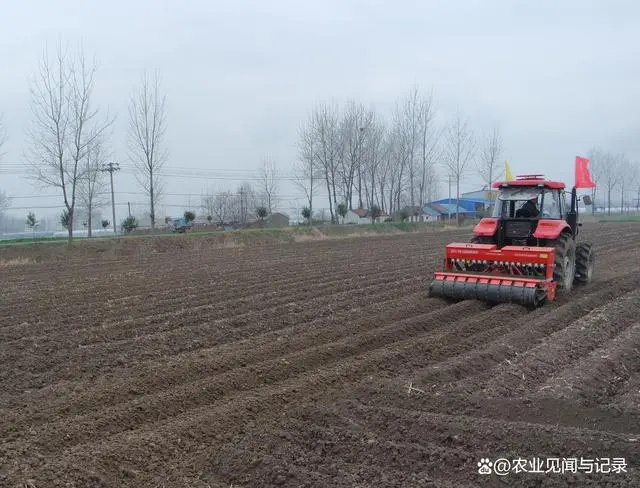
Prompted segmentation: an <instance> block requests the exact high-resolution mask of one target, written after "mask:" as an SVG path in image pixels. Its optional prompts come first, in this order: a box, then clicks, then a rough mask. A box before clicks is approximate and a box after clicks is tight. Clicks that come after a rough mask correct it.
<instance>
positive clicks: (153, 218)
mask: <svg viewBox="0 0 640 488" xmlns="http://www.w3.org/2000/svg"><path fill="white" fill-rule="evenodd" d="M154 200H155V198H154V194H153V168H151V169H149V203H150V209H149V217H150V218H151V229H155V228H156V210H155V208H154V207H155V205H154Z"/></svg>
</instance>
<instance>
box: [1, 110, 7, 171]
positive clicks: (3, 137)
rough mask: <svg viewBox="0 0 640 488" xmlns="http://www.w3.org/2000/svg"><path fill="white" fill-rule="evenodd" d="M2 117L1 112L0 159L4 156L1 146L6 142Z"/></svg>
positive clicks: (5, 131) (5, 130)
mask: <svg viewBox="0 0 640 488" xmlns="http://www.w3.org/2000/svg"><path fill="white" fill-rule="evenodd" d="M2 119H3V117H2V114H0V161H2V157H3V156H4V153H3V152H2V146H4V145H5V143H6V142H7V129H6V128H5V126H4V123H3V120H2Z"/></svg>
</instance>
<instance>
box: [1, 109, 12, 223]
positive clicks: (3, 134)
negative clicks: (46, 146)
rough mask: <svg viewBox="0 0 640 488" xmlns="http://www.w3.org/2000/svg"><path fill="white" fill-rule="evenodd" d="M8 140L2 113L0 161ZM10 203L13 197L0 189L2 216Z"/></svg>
mask: <svg viewBox="0 0 640 488" xmlns="http://www.w3.org/2000/svg"><path fill="white" fill-rule="evenodd" d="M6 141H7V131H6V129H5V128H4V124H3V123H2V114H0V161H2V156H3V155H4V153H3V152H2V146H4V144H5V142H6ZM10 205H11V199H10V198H9V197H8V196H7V194H6V193H5V192H4V191H2V190H0V217H2V216H3V215H4V213H5V212H6V211H7V209H8V208H9V206H10Z"/></svg>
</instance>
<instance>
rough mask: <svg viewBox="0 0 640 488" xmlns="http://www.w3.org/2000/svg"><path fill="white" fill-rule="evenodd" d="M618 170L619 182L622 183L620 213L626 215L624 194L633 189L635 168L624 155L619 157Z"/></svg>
mask: <svg viewBox="0 0 640 488" xmlns="http://www.w3.org/2000/svg"><path fill="white" fill-rule="evenodd" d="M617 170H618V174H619V176H618V178H619V180H618V181H619V182H620V212H621V213H624V209H625V203H626V202H625V199H624V193H625V191H626V190H628V189H629V188H632V187H633V184H634V181H633V176H634V175H633V166H632V164H631V161H629V159H628V158H627V157H626V156H625V155H624V154H620V155H619V156H618V168H617Z"/></svg>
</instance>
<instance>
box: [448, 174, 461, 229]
mask: <svg viewBox="0 0 640 488" xmlns="http://www.w3.org/2000/svg"><path fill="white" fill-rule="evenodd" d="M459 203H460V178H456V208H455V210H456V225H460V212H459V211H458V205H459ZM449 205H451V202H449Z"/></svg>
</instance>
